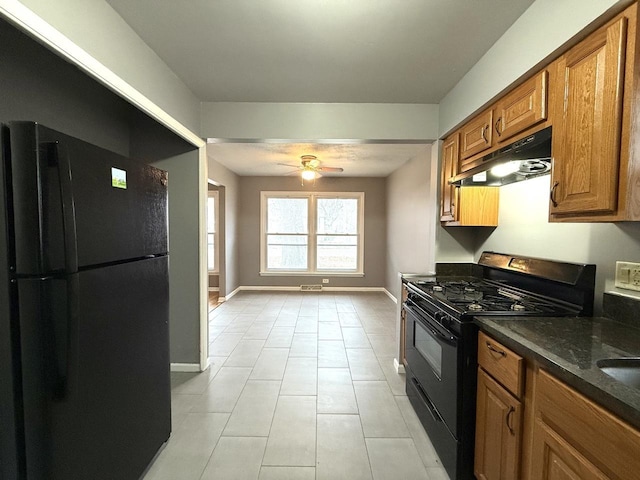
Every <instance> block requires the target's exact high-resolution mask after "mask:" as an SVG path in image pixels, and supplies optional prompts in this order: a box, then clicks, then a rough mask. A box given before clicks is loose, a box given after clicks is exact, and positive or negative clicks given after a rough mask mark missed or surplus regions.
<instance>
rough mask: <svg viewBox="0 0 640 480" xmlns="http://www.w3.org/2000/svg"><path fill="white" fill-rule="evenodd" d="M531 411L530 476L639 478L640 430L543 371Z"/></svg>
mask: <svg viewBox="0 0 640 480" xmlns="http://www.w3.org/2000/svg"><path fill="white" fill-rule="evenodd" d="M533 414H534V422H533V432H532V438H531V462H530V472H529V473H530V474H529V476H528V478H529V480H569V479H576V480H577V479H585V480H589V479H615V480H639V479H640V431H638V430H636V429H635V428H633V427H632V426H630V425H628V424H627V423H625V422H623V421H622V420H620V419H619V418H618V417H616V416H615V415H612V414H611V413H609V412H608V411H607V410H605V409H604V408H602V407H600V406H599V405H597V404H596V403H594V402H593V401H591V400H590V399H588V398H587V397H585V396H584V395H582V394H580V393H579V392H577V391H575V390H574V389H572V388H571V387H569V386H567V385H566V384H564V383H563V382H561V381H560V380H558V379H557V378H555V377H553V376H551V375H550V374H549V373H547V372H545V371H544V370H539V371H538V374H537V379H536V388H535V400H534V408H533Z"/></svg>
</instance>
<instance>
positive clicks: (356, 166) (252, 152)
mask: <svg viewBox="0 0 640 480" xmlns="http://www.w3.org/2000/svg"><path fill="white" fill-rule="evenodd" d="M428 151H429V147H428V146H427V145H424V144H371V143H364V144H335V143H331V144H326V143H325V144H323V143H210V144H209V145H208V146H207V152H208V155H209V156H211V157H212V158H213V159H214V160H216V161H218V162H219V163H221V164H223V165H225V166H226V167H227V168H229V169H230V170H232V171H234V172H235V173H237V174H238V175H245V176H264V175H266V176H282V175H287V174H289V173H292V172H296V167H297V166H299V165H300V164H301V163H300V157H301V156H302V155H315V156H316V157H318V160H320V166H321V167H341V168H343V169H344V172H342V173H328V172H327V173H322V175H323V176H328V177H330V176H345V177H386V176H387V175H389V174H390V173H391V172H393V171H394V170H396V169H397V168H398V167H400V166H401V165H402V164H404V163H405V162H406V161H408V160H410V159H412V158H414V157H416V156H418V155H420V154H425V152H427V153H428ZM280 163H286V164H289V165H292V167H287V166H283V165H279V164H280Z"/></svg>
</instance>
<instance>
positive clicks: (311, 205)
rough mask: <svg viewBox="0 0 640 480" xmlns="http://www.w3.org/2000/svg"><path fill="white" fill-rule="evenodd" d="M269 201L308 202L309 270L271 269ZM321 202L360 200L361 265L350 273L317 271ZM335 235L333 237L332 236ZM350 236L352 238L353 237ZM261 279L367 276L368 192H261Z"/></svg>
mask: <svg viewBox="0 0 640 480" xmlns="http://www.w3.org/2000/svg"><path fill="white" fill-rule="evenodd" d="M269 198H305V199H307V200H308V204H307V208H308V212H307V218H308V222H309V224H308V226H307V230H308V232H307V234H306V235H307V238H308V241H307V249H308V250H307V268H306V269H305V270H281V269H268V268H267V235H268V232H267V213H268V212H267V204H268V202H267V200H268V199H269ZM319 198H322V199H324V198H339V199H356V200H357V201H358V221H357V232H356V234H355V236H356V238H357V265H356V268H355V269H349V270H342V269H339V270H336V269H329V270H320V269H317V268H316V266H317V243H318V242H317V238H318V235H320V234H318V233H317V222H318V219H317V200H318V199H319ZM332 235H333V234H332ZM349 236H350V235H349ZM260 275H262V276H314V275H315V276H352V277H362V276H364V192H295V191H261V192H260Z"/></svg>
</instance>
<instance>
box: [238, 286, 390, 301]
mask: <svg viewBox="0 0 640 480" xmlns="http://www.w3.org/2000/svg"><path fill="white" fill-rule="evenodd" d="M238 291H253V292H259V291H272V292H299V291H300V286H299V285H297V286H273V285H242V286H240V287H238V288H236V289H235V290H234V291H233V293H232V295H235V294H236V293H238ZM321 292H383V293H386V294H387V295H389V296H390V297H391V299H392V300H394V301H395V298H394V297H393V296H392V295H390V294H389V292H388V291H387V289H386V288H384V287H325V286H324V285H323V286H322V290H321ZM321 292H311V293H321ZM230 296H231V295H229V296H228V297H227V298H229V297H230ZM396 303H397V302H396Z"/></svg>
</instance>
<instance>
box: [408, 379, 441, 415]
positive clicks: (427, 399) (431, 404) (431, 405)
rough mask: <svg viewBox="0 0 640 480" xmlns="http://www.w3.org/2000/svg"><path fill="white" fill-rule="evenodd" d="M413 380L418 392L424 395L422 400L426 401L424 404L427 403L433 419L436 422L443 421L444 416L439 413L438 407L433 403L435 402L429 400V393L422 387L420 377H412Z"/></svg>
mask: <svg viewBox="0 0 640 480" xmlns="http://www.w3.org/2000/svg"><path fill="white" fill-rule="evenodd" d="M411 381H412V382H413V385H414V386H415V387H416V390H417V391H418V393H419V394H420V396H421V397H422V400H423V401H424V404H425V405H426V407H427V410H428V411H429V414H430V415H431V418H433V421H434V422H442V417H441V416H440V414H439V413H438V410H436V407H435V405H434V404H433V402H432V401H431V400H429V397H427V394H426V393H425V391H424V388H422V385H421V384H420V382H419V381H418V379H416V378H412V379H411Z"/></svg>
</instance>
